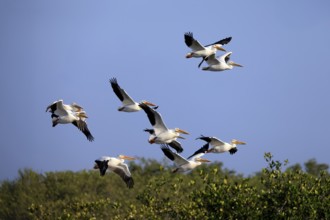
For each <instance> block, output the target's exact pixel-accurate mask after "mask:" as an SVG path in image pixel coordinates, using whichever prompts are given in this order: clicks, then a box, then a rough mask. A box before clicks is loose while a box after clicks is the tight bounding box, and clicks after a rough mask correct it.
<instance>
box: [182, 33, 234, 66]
mask: <svg viewBox="0 0 330 220" xmlns="http://www.w3.org/2000/svg"><path fill="white" fill-rule="evenodd" d="M184 41H185V43H186V45H187V46H188V47H189V48H190V49H191V50H192V51H191V52H190V53H188V54H187V55H186V58H191V57H202V58H203V60H204V59H205V58H207V57H209V56H211V55H212V54H215V53H216V52H217V50H222V51H226V50H225V49H224V48H223V47H222V46H223V45H225V44H228V43H229V42H230V41H231V37H227V38H224V39H222V40H219V41H217V42H214V43H213V44H208V45H205V46H203V45H202V44H201V43H199V41H198V40H196V39H195V38H194V37H193V33H191V32H187V33H185V34H184ZM203 60H202V62H203ZM202 62H201V63H200V64H199V65H198V67H200V65H201V64H202Z"/></svg>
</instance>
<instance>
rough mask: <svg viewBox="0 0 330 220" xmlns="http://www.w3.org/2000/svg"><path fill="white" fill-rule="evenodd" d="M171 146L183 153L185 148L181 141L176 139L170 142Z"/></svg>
mask: <svg viewBox="0 0 330 220" xmlns="http://www.w3.org/2000/svg"><path fill="white" fill-rule="evenodd" d="M168 145H169V146H170V147H171V148H173V149H175V150H176V152H178V153H181V152H182V151H183V148H182V146H181V143H180V142H178V141H176V140H174V141H172V142H171V143H169V144H168Z"/></svg>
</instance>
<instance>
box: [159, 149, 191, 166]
mask: <svg viewBox="0 0 330 220" xmlns="http://www.w3.org/2000/svg"><path fill="white" fill-rule="evenodd" d="M161 149H162V151H163V153H164V154H165V156H166V157H167V158H168V159H170V160H172V161H173V162H174V163H175V164H176V165H178V166H182V165H183V164H186V163H189V161H188V160H186V159H185V158H183V157H182V156H181V155H180V154H177V153H174V152H173V151H171V150H170V148H169V147H168V146H167V145H161Z"/></svg>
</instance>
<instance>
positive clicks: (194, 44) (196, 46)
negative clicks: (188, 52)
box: [184, 32, 205, 51]
mask: <svg viewBox="0 0 330 220" xmlns="http://www.w3.org/2000/svg"><path fill="white" fill-rule="evenodd" d="M184 42H185V43H186V45H187V46H188V47H189V48H190V49H192V50H193V51H197V50H204V49H205V47H203V45H201V44H200V43H199V42H198V41H197V40H196V39H195V38H194V36H193V33H191V32H187V33H185V34H184Z"/></svg>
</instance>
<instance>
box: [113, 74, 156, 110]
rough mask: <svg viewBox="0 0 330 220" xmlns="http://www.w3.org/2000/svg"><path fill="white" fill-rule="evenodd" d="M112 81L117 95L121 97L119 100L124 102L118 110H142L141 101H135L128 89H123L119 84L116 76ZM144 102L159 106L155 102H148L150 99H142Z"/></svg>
mask: <svg viewBox="0 0 330 220" xmlns="http://www.w3.org/2000/svg"><path fill="white" fill-rule="evenodd" d="M110 83H111V87H112V89H113V91H114V93H115V94H116V95H117V97H118V98H119V100H120V101H121V102H122V106H121V107H119V108H118V111H122V112H137V111H140V110H141V108H140V106H139V103H137V102H135V101H134V100H133V99H132V98H131V97H130V96H129V95H128V94H127V93H126V91H125V90H124V89H122V88H121V87H120V86H119V85H118V83H117V79H116V78H112V79H110ZM142 102H143V103H145V104H146V105H149V106H155V108H157V107H158V106H156V105H155V104H153V103H151V102H148V101H142Z"/></svg>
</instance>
